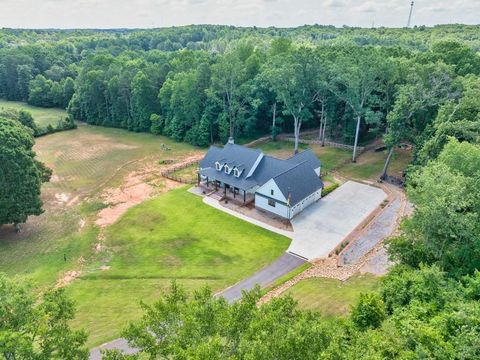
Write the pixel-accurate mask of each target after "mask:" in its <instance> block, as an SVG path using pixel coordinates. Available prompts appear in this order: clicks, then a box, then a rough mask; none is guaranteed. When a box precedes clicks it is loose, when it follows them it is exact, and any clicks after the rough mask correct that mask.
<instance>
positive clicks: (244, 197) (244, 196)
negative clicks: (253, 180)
mask: <svg viewBox="0 0 480 360" xmlns="http://www.w3.org/2000/svg"><path fill="white" fill-rule="evenodd" d="M245 193H246V191H245V190H243V203H244V204H245V200H246V195H245Z"/></svg>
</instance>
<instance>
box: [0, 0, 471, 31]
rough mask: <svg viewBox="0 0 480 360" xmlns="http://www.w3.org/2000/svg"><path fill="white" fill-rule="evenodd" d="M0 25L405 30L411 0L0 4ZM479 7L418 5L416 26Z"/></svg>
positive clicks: (12, 0) (465, 17) (445, 2)
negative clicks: (329, 26) (307, 26)
mask: <svg viewBox="0 0 480 360" xmlns="http://www.w3.org/2000/svg"><path fill="white" fill-rule="evenodd" d="M0 3H1V10H0V24H2V25H1V26H4V27H25V28H51V27H62V28H74V27H76V28H85V27H96V28H112V27H152V26H172V25H186V24H200V23H201V24H205V23H210V24H232V25H240V26H253V25H256V26H265V27H267V26H279V27H289V26H298V25H303V24H312V23H318V24H332V25H336V26H342V25H351V26H366V27H369V26H370V24H371V22H372V14H373V13H375V18H376V21H375V22H376V24H377V25H378V26H396V27H397V26H405V23H406V21H407V17H408V11H409V6H410V0H388V1H387V0H383V1H380V0H0ZM478 14H480V1H478V0H436V1H432V0H430V1H416V2H415V8H414V11H413V24H414V25H435V24H440V23H451V22H456V23H478Z"/></svg>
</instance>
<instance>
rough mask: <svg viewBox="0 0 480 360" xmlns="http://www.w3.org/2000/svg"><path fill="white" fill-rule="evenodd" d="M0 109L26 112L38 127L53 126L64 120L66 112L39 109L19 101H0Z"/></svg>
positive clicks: (55, 109) (53, 109)
mask: <svg viewBox="0 0 480 360" xmlns="http://www.w3.org/2000/svg"><path fill="white" fill-rule="evenodd" d="M0 108H10V109H16V110H26V111H28V112H29V113H31V114H32V116H33V119H34V120H35V123H36V124H37V125H38V126H40V127H46V126H48V125H52V126H55V125H57V123H58V122H59V121H60V120H63V119H65V117H66V116H67V112H66V111H65V110H62V109H57V108H41V107H36V106H32V105H29V104H27V103H25V102H21V101H8V100H4V99H0Z"/></svg>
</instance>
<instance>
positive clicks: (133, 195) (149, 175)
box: [95, 153, 203, 228]
mask: <svg viewBox="0 0 480 360" xmlns="http://www.w3.org/2000/svg"><path fill="white" fill-rule="evenodd" d="M202 156H203V154H198V153H197V154H194V155H191V156H188V157H186V158H184V159H182V160H181V161H179V162H176V163H173V164H169V165H167V166H159V165H148V166H146V167H144V168H143V169H141V170H138V171H133V172H131V173H129V174H128V175H127V176H126V177H125V178H124V180H123V183H122V185H121V186H120V187H118V188H110V189H106V190H105V191H104V192H103V194H102V195H101V198H102V200H103V201H104V202H105V203H106V204H112V205H110V206H109V207H107V208H105V209H102V210H101V211H100V212H99V213H98V219H97V221H96V222H95V223H96V224H97V225H98V226H100V227H102V228H103V227H106V226H109V225H111V224H113V223H114V222H116V221H117V220H118V219H119V218H120V217H121V216H122V215H123V214H124V213H125V212H126V211H127V210H128V209H130V208H131V207H133V206H135V205H138V204H140V203H141V202H143V201H145V200H147V199H148V198H150V197H151V196H152V195H154V194H158V193H163V192H167V191H169V190H172V189H174V188H176V187H178V186H181V185H182V184H181V183H178V182H176V181H173V180H169V179H164V178H159V176H160V175H159V174H160V173H161V172H165V171H168V170H170V169H175V168H177V167H180V166H183V165H185V164H188V163H191V162H192V161H197V160H199V159H201V158H202Z"/></svg>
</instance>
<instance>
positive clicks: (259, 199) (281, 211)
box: [255, 194, 290, 219]
mask: <svg viewBox="0 0 480 360" xmlns="http://www.w3.org/2000/svg"><path fill="white" fill-rule="evenodd" d="M255 207H256V208H259V209H263V210H266V211H268V212H271V213H274V214H276V215H278V216H281V217H283V218H285V219H288V218H289V210H290V209H289V208H288V206H286V205H284V204H282V203H279V202H275V206H271V205H269V204H268V199H267V198H265V197H263V196H261V195H259V194H255Z"/></svg>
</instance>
